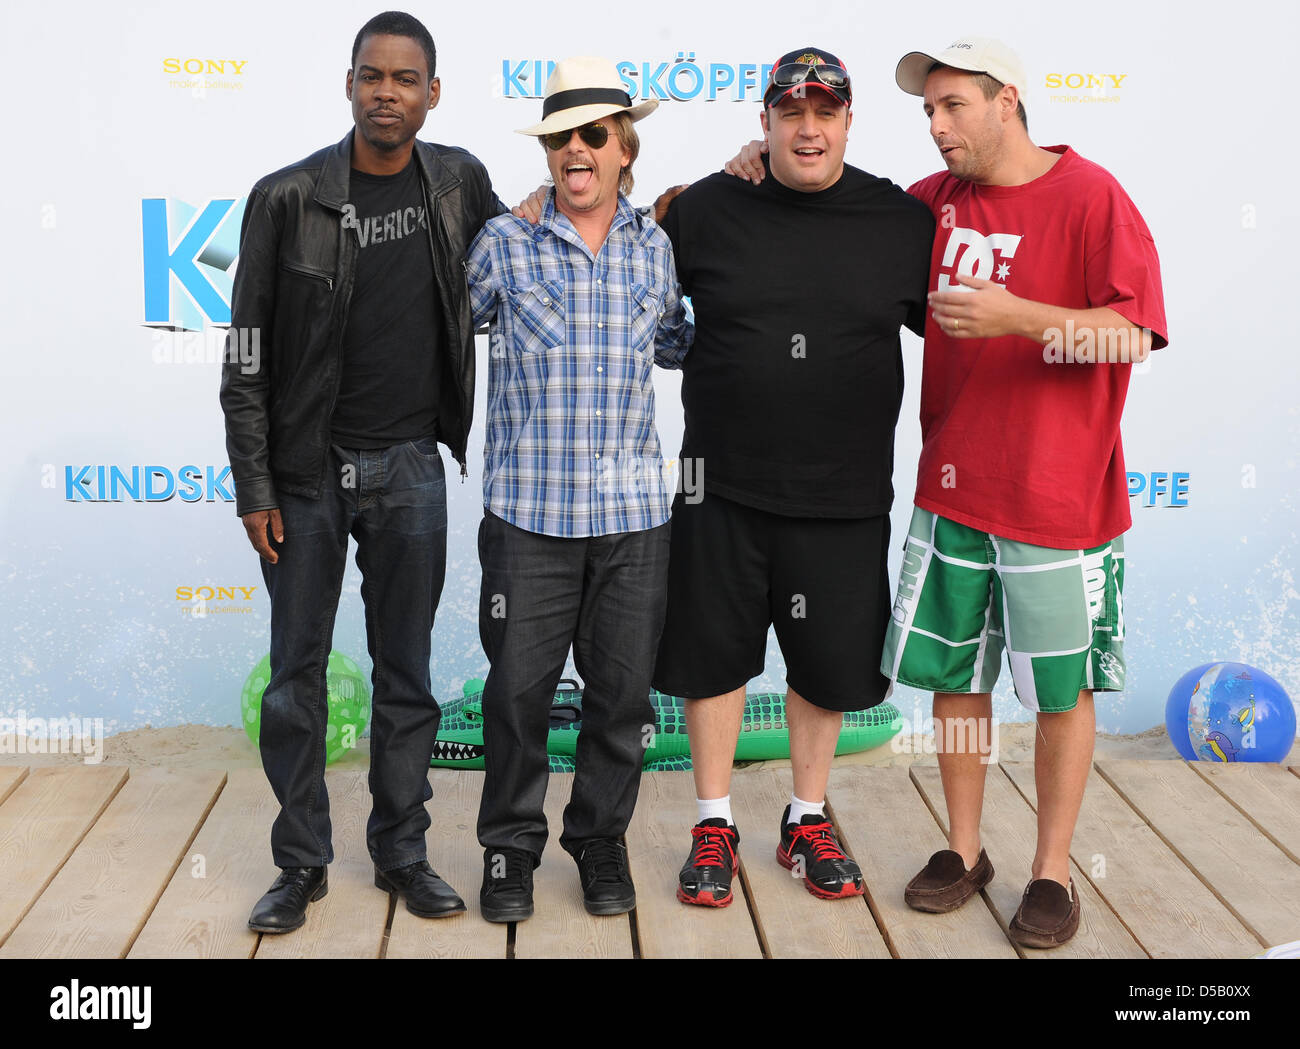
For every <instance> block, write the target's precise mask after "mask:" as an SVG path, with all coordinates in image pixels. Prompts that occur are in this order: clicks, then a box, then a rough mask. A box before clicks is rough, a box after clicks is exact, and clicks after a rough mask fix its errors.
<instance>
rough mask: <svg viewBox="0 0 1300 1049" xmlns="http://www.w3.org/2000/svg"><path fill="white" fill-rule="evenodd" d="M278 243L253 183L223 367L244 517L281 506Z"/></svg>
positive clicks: (224, 403) (229, 443) (230, 447)
mask: <svg viewBox="0 0 1300 1049" xmlns="http://www.w3.org/2000/svg"><path fill="white" fill-rule="evenodd" d="M279 242H280V226H279V224H278V223H277V222H276V219H275V216H274V215H273V214H272V211H271V207H270V203H269V201H268V200H267V197H266V194H265V193H264V192H263V191H262V190H261V189H259V188H258V187H256V186H255V187H254V188H253V191H252V192H251V193H250V194H249V196H248V204H247V206H246V207H245V208H244V222H243V226H242V228H241V229H240V233H239V266H238V268H237V269H236V270H235V281H234V290H233V294H232V298H231V311H230V333H229V334H228V335H227V337H226V351H225V357H224V359H223V361H222V365H221V410H222V411H223V412H224V413H225V417H226V453H227V454H228V455H229V457H230V472H231V476H232V477H233V478H234V481H235V512H236V513H237V514H239V515H240V516H241V517H242V516H243V515H244V514H248V513H252V512H254V511H257V510H270V509H274V508H275V507H276V506H278V505H279V504H278V502H277V500H276V494H275V484H274V482H273V481H272V479H271V466H270V447H269V444H268V441H267V434H268V431H269V429H270V419H269V414H268V410H267V407H268V401H269V398H270V390H271V370H270V364H271V355H272V354H273V353H274V352H275V348H274V346H273V345H272V342H271V336H272V332H273V331H274V320H275V280H276V268H277V259H278V258H279Z"/></svg>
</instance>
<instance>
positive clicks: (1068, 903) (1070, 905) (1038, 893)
mask: <svg viewBox="0 0 1300 1049" xmlns="http://www.w3.org/2000/svg"><path fill="white" fill-rule="evenodd" d="M1078 931H1079V894H1078V893H1077V892H1076V891H1075V889H1074V879H1073V878H1071V879H1070V888H1069V890H1068V891H1067V890H1066V888H1065V886H1064V885H1062V884H1061V883H1060V882H1059V881H1053V880H1052V879H1051V878H1039V879H1038V880H1037V881H1031V882H1030V883H1029V885H1028V886H1026V888H1025V895H1024V898H1023V899H1022V900H1021V901H1020V909H1019V910H1018V911H1016V916H1015V917H1014V918H1012V919H1011V925H1010V927H1009V928H1008V929H1007V935H1008V936H1010V937H1011V941H1012V942H1013V943H1018V944H1019V945H1020V946H1021V947H1039V948H1047V947H1059V946H1061V944H1063V943H1065V942H1066V941H1067V940H1069V939H1070V937H1071V936H1073V935H1074V934H1075V933H1076V932H1078Z"/></svg>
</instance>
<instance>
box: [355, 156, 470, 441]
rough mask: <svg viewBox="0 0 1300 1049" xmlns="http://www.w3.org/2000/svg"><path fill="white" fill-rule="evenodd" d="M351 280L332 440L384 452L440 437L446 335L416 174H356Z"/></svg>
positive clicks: (410, 170) (412, 167)
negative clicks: (357, 247) (354, 261)
mask: <svg viewBox="0 0 1300 1049" xmlns="http://www.w3.org/2000/svg"><path fill="white" fill-rule="evenodd" d="M348 197H349V201H348V202H349V203H350V204H351V205H352V207H353V210H354V212H355V214H354V215H353V217H352V221H353V222H354V223H355V227H354V229H353V232H354V233H355V234H356V237H357V240H358V243H359V245H360V251H359V252H358V253H357V269H356V278H355V281H354V283H353V286H352V298H351V300H350V302H349V305H348V320H347V326H346V328H345V330H344V333H343V369H342V373H341V376H340V380H339V393H338V399H337V400H336V401H335V403H334V414H333V416H332V417H331V419H330V439H331V440H332V441H333V442H334V443H335V444H340V445H343V446H344V447H349V448H384V447H388V446H389V445H393V444H400V443H402V442H404V441H410V440H415V439H416V438H419V437H432V436H434V435H435V433H436V431H437V417H438V380H439V377H440V376H441V375H442V363H443V362H442V358H443V356H445V353H444V346H445V344H446V336H445V335H444V333H443V316H442V309H441V307H440V306H439V303H438V289H437V288H436V287H435V285H434V277H433V254H432V248H431V246H430V239H429V223H428V216H427V215H426V214H425V209H424V191H423V188H422V186H421V184H420V173H419V170H418V168H417V166H416V164H415V160H414V154H413V155H412V160H411V163H410V164H408V165H407V166H406V167H405V168H403V169H402V171H400V172H398V173H397V174H396V175H368V174H366V173H365V172H361V171H356V170H353V171H352V173H351V176H350V182H349V186H348Z"/></svg>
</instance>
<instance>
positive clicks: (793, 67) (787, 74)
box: [772, 62, 849, 89]
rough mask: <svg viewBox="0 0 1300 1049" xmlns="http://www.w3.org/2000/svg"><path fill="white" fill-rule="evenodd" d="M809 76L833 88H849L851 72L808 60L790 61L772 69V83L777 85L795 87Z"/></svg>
mask: <svg viewBox="0 0 1300 1049" xmlns="http://www.w3.org/2000/svg"><path fill="white" fill-rule="evenodd" d="M809 76H813V77H816V78H817V79H818V80H819V81H821V82H822V83H823V84H825V85H826V86H827V87H831V88H841V89H843V88H847V87H848V86H849V74H848V73H846V72H844V70H843V69H841V68H840V67H839V66H827V65H818V66H812V65H808V64H807V63H806V62H790V63H787V64H786V65H783V66H777V67H776V68H775V69H774V70H772V83H773V85H774V86H776V87H794V86H795V85H797V84H802V83H803V82H804V81H806V80H807V79H808V77H809Z"/></svg>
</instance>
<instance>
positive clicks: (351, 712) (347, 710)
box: [239, 652, 370, 764]
mask: <svg viewBox="0 0 1300 1049" xmlns="http://www.w3.org/2000/svg"><path fill="white" fill-rule="evenodd" d="M270 681H271V656H270V653H267V655H265V656H264V657H263V658H262V661H261V662H260V663H258V664H257V666H255V667H254V668H253V671H252V673H250V674H249V675H248V679H247V680H246V681H245V682H244V688H243V691H242V692H241V693H240V696H239V714H240V722H241V724H243V726H244V731H245V732H247V733H248V738H249V739H251V740H252V741H253V744H254V745H256V744H257V742H258V740H259V739H260V738H261V735H262V693H263V692H265V691H266V686H267V685H268V684H269V683H270ZM325 689H326V692H327V694H328V698H329V716H328V720H327V721H326V723H325V762H326V764H328V763H329V762H331V761H336V760H338V759H339V758H341V757H342V756H343V755H344V754H346V753H347V752H348V751H349V750H352V749H353V748H354V747H355V746H356V745H357V740H359V739H360V738H361V733H363V732H364V731H365V730H366V726H367V725H369V724H370V686H369V685H368V684H367V683H366V678H365V675H364V674H362V673H361V668H360V667H359V666H357V664H356V663H355V662H354V661H353V660H351V659H349V658H348V657H347V656H345V655H344V654H343V653H342V652H331V653H330V659H329V665H328V666H327V667H326V668H325Z"/></svg>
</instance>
